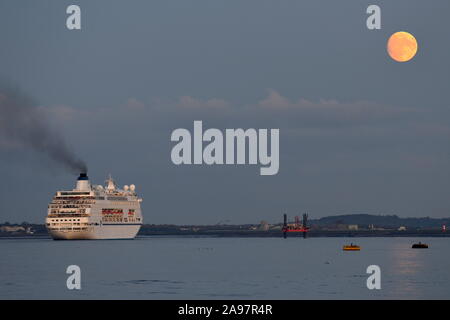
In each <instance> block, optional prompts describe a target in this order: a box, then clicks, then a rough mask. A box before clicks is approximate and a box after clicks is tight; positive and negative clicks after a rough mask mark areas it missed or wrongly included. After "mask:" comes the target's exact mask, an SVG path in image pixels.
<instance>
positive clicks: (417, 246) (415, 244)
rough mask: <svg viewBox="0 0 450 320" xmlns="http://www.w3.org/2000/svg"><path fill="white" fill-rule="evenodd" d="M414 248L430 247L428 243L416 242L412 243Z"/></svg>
mask: <svg viewBox="0 0 450 320" xmlns="http://www.w3.org/2000/svg"><path fill="white" fill-rule="evenodd" d="M412 248H413V249H428V245H427V244H426V243H422V242H419V243H414V244H413V245H412Z"/></svg>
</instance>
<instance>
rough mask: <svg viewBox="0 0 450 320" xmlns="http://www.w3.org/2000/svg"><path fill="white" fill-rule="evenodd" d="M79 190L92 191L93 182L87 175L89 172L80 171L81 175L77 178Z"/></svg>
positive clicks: (77, 188)
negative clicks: (91, 182)
mask: <svg viewBox="0 0 450 320" xmlns="http://www.w3.org/2000/svg"><path fill="white" fill-rule="evenodd" d="M76 190H77V191H90V190H91V184H90V183H89V178H88V176H87V173H85V172H82V173H80V176H79V177H78V180H77V187H76Z"/></svg>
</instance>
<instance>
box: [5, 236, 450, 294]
mask: <svg viewBox="0 0 450 320" xmlns="http://www.w3.org/2000/svg"><path fill="white" fill-rule="evenodd" d="M417 240H418V239H412V238H351V239H346V238H311V239H306V240H304V239H301V238H290V239H286V240H284V239H281V238H189V237H146V238H138V239H135V240H124V241H121V240H112V241H53V240H47V239H3V240H0V298H1V299H23V298H26V299H46V298H55V299H448V298H450V268H449V267H450V255H449V253H450V239H448V238H447V239H446V238H430V239H425V238H421V239H420V241H422V242H426V243H428V244H429V245H430V248H429V249H428V250H414V249H411V244H412V243H414V242H416V241H417ZM350 241H352V242H353V243H357V244H359V245H361V246H362V251H360V252H343V251H342V250H341V248H342V245H343V244H348V243H349V242H350ZM72 264H75V265H78V266H80V268H81V278H82V280H81V286H82V288H81V290H68V289H67V287H66V280H67V277H68V275H67V274H66V268H67V266H68V265H72ZM372 264H375V265H378V266H380V268H381V290H368V289H367V287H366V280H367V277H368V276H369V275H368V274H366V268H367V267H368V266H369V265H372Z"/></svg>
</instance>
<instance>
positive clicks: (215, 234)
mask: <svg viewBox="0 0 450 320" xmlns="http://www.w3.org/2000/svg"><path fill="white" fill-rule="evenodd" d="M159 236H160V237H199V238H282V237H283V233H282V232H281V231H279V230H268V231H259V230H213V229H207V228H205V229H203V230H197V231H194V230H173V229H172V230H161V229H158V230H153V229H152V228H149V227H143V228H142V229H141V231H140V232H139V233H138V236H137V237H139V238H144V237H159ZM287 236H288V238H298V237H303V234H302V233H288V235H287ZM307 237H308V238H354V237H358V238H386V237H389V238H394V237H439V238H446V237H450V232H443V231H441V230H411V231H408V230H406V231H398V230H360V231H348V230H345V231H344V230H312V231H310V232H308V234H307ZM0 239H51V238H50V236H49V235H48V234H47V233H46V232H45V231H44V232H42V230H41V231H40V232H39V233H35V234H22V233H17V234H11V233H0Z"/></svg>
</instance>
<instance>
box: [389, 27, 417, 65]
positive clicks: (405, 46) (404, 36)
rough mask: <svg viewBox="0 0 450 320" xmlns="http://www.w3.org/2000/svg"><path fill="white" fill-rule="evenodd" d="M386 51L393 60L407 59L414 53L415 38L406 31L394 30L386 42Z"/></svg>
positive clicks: (415, 46)
mask: <svg viewBox="0 0 450 320" xmlns="http://www.w3.org/2000/svg"><path fill="white" fill-rule="evenodd" d="M387 51H388V53H389V55H390V56H391V58H392V59H394V60H395V61H398V62H406V61H409V60H411V59H412V58H413V57H414V56H415V55H416V52H417V40H416V38H414V36H413V35H412V34H410V33H408V32H405V31H399V32H396V33H394V34H393V35H392V36H391V37H390V38H389V40H388V42H387Z"/></svg>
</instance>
